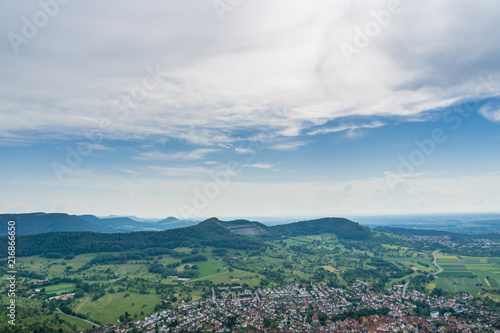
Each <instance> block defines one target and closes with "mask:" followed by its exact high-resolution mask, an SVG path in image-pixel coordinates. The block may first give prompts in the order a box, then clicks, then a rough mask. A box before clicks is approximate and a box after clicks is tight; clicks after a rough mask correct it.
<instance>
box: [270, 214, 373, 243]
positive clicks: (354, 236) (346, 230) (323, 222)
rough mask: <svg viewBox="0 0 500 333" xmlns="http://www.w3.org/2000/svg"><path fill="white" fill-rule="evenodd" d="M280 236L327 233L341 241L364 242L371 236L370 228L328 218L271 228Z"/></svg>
mask: <svg viewBox="0 0 500 333" xmlns="http://www.w3.org/2000/svg"><path fill="white" fill-rule="evenodd" d="M269 229H270V231H271V232H272V233H273V234H275V235H279V236H287V237H289V236H308V235H321V234H325V233H332V234H335V235H336V236H337V237H338V238H339V239H348V240H364V239H367V238H368V237H369V236H370V232H371V230H370V228H368V227H365V226H362V225H360V224H359V223H356V222H353V221H351V220H348V219H345V218H338V217H326V218H322V219H317V220H310V221H300V222H295V223H289V224H282V225H276V226H273V227H270V228H269Z"/></svg>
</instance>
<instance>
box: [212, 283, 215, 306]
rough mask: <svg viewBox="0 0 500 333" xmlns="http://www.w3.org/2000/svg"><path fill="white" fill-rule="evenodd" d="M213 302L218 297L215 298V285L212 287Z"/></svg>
mask: <svg viewBox="0 0 500 333" xmlns="http://www.w3.org/2000/svg"><path fill="white" fill-rule="evenodd" d="M212 302H214V303H215V302H216V299H215V289H214V287H212Z"/></svg>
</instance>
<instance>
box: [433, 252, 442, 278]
mask: <svg viewBox="0 0 500 333" xmlns="http://www.w3.org/2000/svg"><path fill="white" fill-rule="evenodd" d="M437 251H438V250H435V251H434V252H432V256H433V257H434V260H433V261H432V264H433V265H434V266H436V267H437V269H438V271H437V272H436V273H434V275H438V274H439V273H441V272H443V268H441V266H439V265H438V263H437V259H438V258H437V256H436V253H437Z"/></svg>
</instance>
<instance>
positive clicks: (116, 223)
mask: <svg viewBox="0 0 500 333" xmlns="http://www.w3.org/2000/svg"><path fill="white" fill-rule="evenodd" d="M11 220H13V221H16V234H17V235H19V236H20V235H31V234H40V233H44V232H57V231H92V232H106V233H114V232H131V231H161V230H168V229H174V228H182V227H188V226H191V225H195V224H197V223H198V222H194V221H180V220H178V219H176V218H174V217H169V218H166V219H164V220H161V221H158V222H141V221H136V220H133V219H131V218H129V217H113V218H99V217H97V216H94V215H79V216H78V215H68V214H63V213H56V214H47V213H29V214H0V235H6V234H7V222H9V221H11Z"/></svg>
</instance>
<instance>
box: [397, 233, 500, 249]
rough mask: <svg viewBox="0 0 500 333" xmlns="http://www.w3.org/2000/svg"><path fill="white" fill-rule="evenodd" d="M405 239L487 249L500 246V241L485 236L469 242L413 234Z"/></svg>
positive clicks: (413, 241)
mask: <svg viewBox="0 0 500 333" xmlns="http://www.w3.org/2000/svg"><path fill="white" fill-rule="evenodd" d="M405 241H406V242H410V243H419V242H428V243H434V244H439V245H442V246H450V247H457V248H474V247H477V248H483V249H487V248H492V247H499V246H500V243H496V242H493V241H491V240H490V239H485V238H474V239H472V240H471V241H468V242H461V243H458V242H455V241H452V240H451V237H450V236H411V237H408V238H406V239H405Z"/></svg>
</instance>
